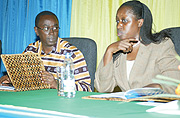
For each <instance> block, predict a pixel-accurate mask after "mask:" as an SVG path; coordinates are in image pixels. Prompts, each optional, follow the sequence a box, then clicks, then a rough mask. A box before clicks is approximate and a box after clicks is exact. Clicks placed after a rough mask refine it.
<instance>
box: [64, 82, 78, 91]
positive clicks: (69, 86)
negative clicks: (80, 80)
mask: <svg viewBox="0 0 180 118" xmlns="http://www.w3.org/2000/svg"><path fill="white" fill-rule="evenodd" d="M63 82H64V92H74V91H75V82H74V80H73V79H72V80H63Z"/></svg>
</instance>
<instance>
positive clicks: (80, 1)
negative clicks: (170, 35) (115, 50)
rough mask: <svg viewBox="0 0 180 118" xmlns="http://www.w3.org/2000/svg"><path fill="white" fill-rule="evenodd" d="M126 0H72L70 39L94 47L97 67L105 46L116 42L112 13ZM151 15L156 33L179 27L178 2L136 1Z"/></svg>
mask: <svg viewBox="0 0 180 118" xmlns="http://www.w3.org/2000/svg"><path fill="white" fill-rule="evenodd" d="M125 1H127V0H73V2H72V15H71V16H72V17H71V30H70V31H71V33H70V36H79V37H88V38H91V39H93V40H94V41H95V42H96V43H97V49H98V52H97V54H98V55H97V65H98V64H99V62H100V60H101V59H102V58H103V55H104V52H105V50H106V48H107V46H108V45H109V44H111V43H113V42H115V41H117V40H118V37H117V34H116V22H115V21H116V20H115V18H116V11H117V9H118V8H119V6H120V5H121V4H122V3H123V2H125ZM140 1H141V2H142V3H144V4H146V5H147V6H148V7H149V8H150V10H151V12H152V15H153V20H154V25H153V29H155V30H156V31H157V32H158V31H160V30H162V29H164V28H168V27H177V26H180V0H140Z"/></svg>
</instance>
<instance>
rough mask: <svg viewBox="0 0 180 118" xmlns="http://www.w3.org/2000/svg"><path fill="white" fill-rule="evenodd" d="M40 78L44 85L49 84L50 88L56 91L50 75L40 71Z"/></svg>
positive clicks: (54, 82)
mask: <svg viewBox="0 0 180 118" xmlns="http://www.w3.org/2000/svg"><path fill="white" fill-rule="evenodd" d="M40 76H41V79H42V81H43V82H44V83H46V84H50V88H53V89H57V82H56V80H55V78H54V76H53V75H52V74H51V73H49V72H47V71H42V72H41V74H40Z"/></svg>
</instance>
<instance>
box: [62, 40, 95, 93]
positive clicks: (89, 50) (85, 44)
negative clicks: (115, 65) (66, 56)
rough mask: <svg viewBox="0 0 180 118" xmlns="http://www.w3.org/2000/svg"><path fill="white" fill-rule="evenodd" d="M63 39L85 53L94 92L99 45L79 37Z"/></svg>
mask: <svg viewBox="0 0 180 118" xmlns="http://www.w3.org/2000/svg"><path fill="white" fill-rule="evenodd" d="M63 39H64V40H66V41H68V42H69V43H71V44H72V45H74V46H76V47H77V48H78V49H79V50H80V51H81V52H82V53H83V55H84V58H85V60H86V63H87V68H88V70H89V74H90V77H91V87H92V91H94V79H95V72H96V63H97V45H96V43H95V41H93V40H92V39H89V38H79V37H70V38H63Z"/></svg>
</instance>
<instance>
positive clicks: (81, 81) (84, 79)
mask: <svg viewBox="0 0 180 118" xmlns="http://www.w3.org/2000/svg"><path fill="white" fill-rule="evenodd" d="M66 52H71V53H72V56H71V59H72V61H73V63H74V77H75V84H76V90H77V91H90V92H91V91H92V90H91V78H90V75H89V71H88V69H87V65H86V61H85V59H84V56H83V54H82V53H81V51H80V50H78V49H77V48H76V47H75V46H72V45H71V44H70V43H69V42H67V41H65V40H63V39H61V38H58V40H57V44H56V45H55V46H54V47H53V49H52V51H51V52H50V53H48V54H46V53H44V52H43V50H42V43H41V41H36V42H34V43H31V44H29V46H28V47H27V48H26V49H25V51H24V52H23V53H38V54H40V56H41V59H42V61H43V64H44V67H45V70H46V71H47V72H49V73H51V74H53V76H54V77H55V79H57V74H56V67H57V66H62V65H63V62H64V59H65V54H66Z"/></svg>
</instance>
